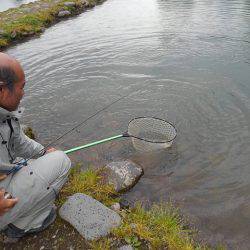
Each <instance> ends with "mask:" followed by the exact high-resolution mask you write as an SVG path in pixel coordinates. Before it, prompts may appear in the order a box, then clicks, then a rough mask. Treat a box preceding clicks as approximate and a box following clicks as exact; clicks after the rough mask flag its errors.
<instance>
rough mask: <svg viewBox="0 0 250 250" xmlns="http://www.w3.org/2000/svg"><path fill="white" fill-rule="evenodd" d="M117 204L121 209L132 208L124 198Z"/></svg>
mask: <svg viewBox="0 0 250 250" xmlns="http://www.w3.org/2000/svg"><path fill="white" fill-rule="evenodd" d="M119 204H120V206H121V209H128V208H130V207H132V204H131V203H130V202H129V201H128V200H126V199H124V198H121V200H120V202H119Z"/></svg>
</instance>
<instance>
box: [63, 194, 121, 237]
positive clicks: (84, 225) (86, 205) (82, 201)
mask: <svg viewBox="0 0 250 250" xmlns="http://www.w3.org/2000/svg"><path fill="white" fill-rule="evenodd" d="M59 214H60V216H61V217H62V218H63V219H64V220H66V221H67V222H69V223H70V224H71V225H72V226H73V227H75V228H76V230H77V231H78V232H79V233H80V234H81V235H82V236H83V237H84V238H85V239H87V240H94V239H99V238H100V237H103V236H106V235H107V234H109V232H110V230H111V229H112V228H114V227H118V226H119V225H120V223H121V218H120V216H119V215H118V214H117V213H116V212H114V211H112V210H111V209H109V208H107V207H106V206H104V205H103V204H102V203H100V202H99V201H97V200H95V199H93V198H91V197H90V196H88V195H85V194H80V193H77V194H74V195H73V196H70V197H69V198H68V200H67V201H66V202H65V203H64V204H63V206H62V207H61V208H60V210H59Z"/></svg>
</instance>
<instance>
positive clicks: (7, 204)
mask: <svg viewBox="0 0 250 250" xmlns="http://www.w3.org/2000/svg"><path fill="white" fill-rule="evenodd" d="M4 193H5V190H3V189H1V190H0V216H2V215H4V214H5V213H6V212H8V211H9V210H10V209H11V208H12V207H14V206H15V204H16V203H17V202H18V199H17V198H14V199H5V198H4Z"/></svg>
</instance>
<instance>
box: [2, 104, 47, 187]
mask: <svg viewBox="0 0 250 250" xmlns="http://www.w3.org/2000/svg"><path fill="white" fill-rule="evenodd" d="M22 113H23V109H18V110H17V111H14V112H9V111H7V110H5V109H3V108H0V174H3V173H6V172H8V171H9V170H11V169H12V168H13V167H15V166H16V164H14V163H15V160H16V157H21V158H24V159H25V158H26V159H27V158H29V157H32V156H34V155H36V157H38V156H41V155H43V153H44V147H43V146H42V145H41V144H39V143H37V142H35V141H34V140H32V139H30V138H28V137H27V136H26V135H25V134H24V132H23V131H22V129H21V126H20V123H19V118H20V117H21V116H22ZM11 177H12V174H11V175H10V176H8V178H7V179H6V180H4V181H1V182H0V187H3V188H5V187H6V186H8V183H9V182H10V181H11Z"/></svg>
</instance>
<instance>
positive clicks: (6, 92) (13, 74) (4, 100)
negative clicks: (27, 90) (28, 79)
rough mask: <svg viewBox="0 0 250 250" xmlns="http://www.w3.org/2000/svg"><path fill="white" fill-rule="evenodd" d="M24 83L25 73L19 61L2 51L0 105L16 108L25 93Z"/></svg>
mask: <svg viewBox="0 0 250 250" xmlns="http://www.w3.org/2000/svg"><path fill="white" fill-rule="evenodd" d="M24 85H25V75H24V72H23V69H22V67H21V65H20V64H19V62H18V61H17V60H16V59H14V58H12V57H10V56H9V55H7V54H4V53H0V107H2V108H5V109H7V110H8V111H14V110H16V109H17V107H18V105H19V103H20V101H21V99H22V97H23V95H24V90H23V88H24Z"/></svg>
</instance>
